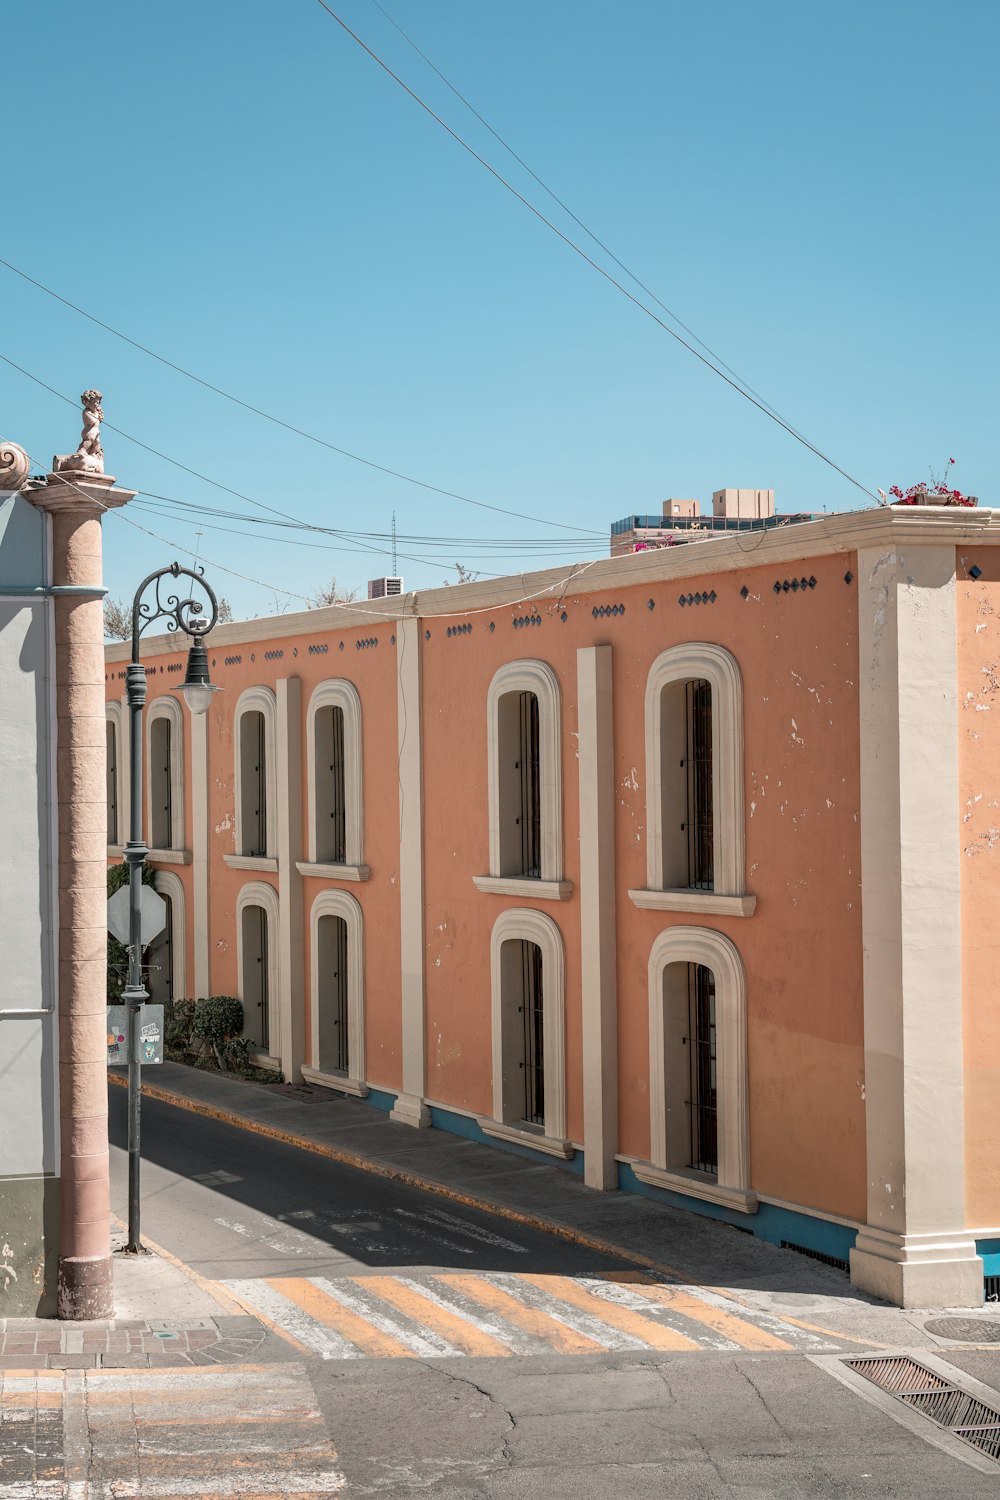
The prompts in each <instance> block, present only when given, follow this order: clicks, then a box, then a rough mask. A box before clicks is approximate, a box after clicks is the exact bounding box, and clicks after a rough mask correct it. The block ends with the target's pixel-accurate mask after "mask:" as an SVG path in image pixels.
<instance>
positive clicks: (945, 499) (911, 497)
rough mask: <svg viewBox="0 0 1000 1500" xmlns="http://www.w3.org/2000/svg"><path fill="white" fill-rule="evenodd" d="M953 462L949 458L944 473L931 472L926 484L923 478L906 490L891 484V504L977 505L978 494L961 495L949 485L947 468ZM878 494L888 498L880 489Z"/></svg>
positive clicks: (960, 492)
mask: <svg viewBox="0 0 1000 1500" xmlns="http://www.w3.org/2000/svg"><path fill="white" fill-rule="evenodd" d="M954 462H955V460H954V459H953V458H949V460H948V467H947V468H946V469H945V471H944V473H943V474H941V475H939V476H936V475H935V474H934V473H933V472H932V473H931V482H930V484H928V483H927V482H926V480H924V481H923V482H921V483H920V484H911V485H910V487H909V489H907V490H902V489H900V487H899V485H898V484H894V485H892V486H891V487H890V489H889V494H890V495H891V496H892V501H891V504H893V505H970V506H971V505H978V504H979V499H978V496H976V495H963V494H962V491H961V490H953V489H952V488H951V485H950V484H949V483H948V479H949V474H948V469H950V468H951V466H952V464H953V463H954ZM879 494H880V495H883V498H885V499H888V496H885V495H884V492H883V491H882V490H879Z"/></svg>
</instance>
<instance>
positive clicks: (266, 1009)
mask: <svg viewBox="0 0 1000 1500" xmlns="http://www.w3.org/2000/svg"><path fill="white" fill-rule="evenodd" d="M261 719H262V720H263V715H261ZM253 910H254V911H256V913H257V920H258V921H259V923H260V929H259V930H260V938H259V941H258V944H257V955H258V957H257V962H258V963H259V964H260V979H259V981H258V986H257V993H258V995H259V996H260V1001H259V1004H260V1045H261V1050H262V1051H263V1052H267V1051H268V1049H269V1047H270V1045H271V1014H270V1012H271V1003H270V1002H271V993H270V991H271V985H270V977H269V976H270V964H269V962H268V933H267V912H266V911H265V910H264V908H263V907H262V906H256V907H254V908H253Z"/></svg>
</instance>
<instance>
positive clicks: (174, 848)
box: [145, 697, 187, 863]
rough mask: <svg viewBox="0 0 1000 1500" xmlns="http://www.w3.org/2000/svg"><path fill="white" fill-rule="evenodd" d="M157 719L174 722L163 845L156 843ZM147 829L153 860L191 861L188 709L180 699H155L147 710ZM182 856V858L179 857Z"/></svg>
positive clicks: (171, 725) (171, 727)
mask: <svg viewBox="0 0 1000 1500" xmlns="http://www.w3.org/2000/svg"><path fill="white" fill-rule="evenodd" d="M157 719H166V720H167V721H168V723H169V724H170V843H169V844H167V845H165V846H163V847H161V846H159V845H153V725H154V724H155V722H156V720H157ZM145 739H146V747H145V748H146V765H145V774H146V829H147V831H148V834H149V842H150V844H151V845H153V846H152V847H151V848H150V851H149V857H150V859H157V860H163V859H166V860H168V861H170V862H171V863H187V861H186V860H184V859H183V856H184V854H185V852H186V847H187V846H186V844H185V833H186V829H187V818H186V809H185V806H184V710H183V709H182V708H181V706H180V704H179V703H178V701H177V699H176V698H170V697H162V698H154V699H153V700H152V702H151V703H150V704H149V707H148V708H147V710H146V725H145ZM178 855H180V856H181V859H180V860H178Z"/></svg>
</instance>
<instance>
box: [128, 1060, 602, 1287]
mask: <svg viewBox="0 0 1000 1500" xmlns="http://www.w3.org/2000/svg"><path fill="white" fill-rule="evenodd" d="M109 1092H110V1112H111V1140H112V1144H113V1145H115V1146H118V1147H121V1148H124V1147H125V1145H126V1141H127V1114H126V1103H127V1096H126V1093H125V1090H124V1089H117V1088H116V1089H111V1090H110V1091H109ZM142 1157H143V1165H142V1200H141V1201H142V1230H143V1233H145V1234H146V1235H148V1236H149V1238H150V1239H152V1240H154V1241H155V1242H156V1243H158V1244H160V1245H163V1246H164V1247H165V1248H166V1249H168V1250H170V1251H171V1252H172V1254H174V1255H176V1256H178V1257H179V1258H180V1259H181V1260H183V1261H186V1262H187V1264H188V1265H190V1266H192V1267H193V1268H194V1269H195V1270H196V1271H198V1272H199V1273H200V1274H201V1275H202V1276H206V1277H208V1278H210V1279H211V1280H213V1281H221V1280H224V1279H233V1278H260V1277H278V1276H300V1277H301V1276H317V1275H321V1276H328V1277H337V1276H355V1275H358V1274H359V1273H364V1272H366V1271H376V1270H383V1271H385V1270H394V1269H398V1268H403V1267H405V1268H406V1269H407V1270H408V1271H411V1272H420V1271H426V1270H435V1269H440V1270H454V1271H501V1272H502V1271H512V1272H539V1273H555V1272H562V1273H564V1274H567V1275H574V1274H577V1273H584V1272H587V1271H600V1270H615V1269H623V1270H624V1269H627V1265H626V1262H624V1261H615V1260H613V1259H610V1258H609V1257H607V1256H595V1255H594V1253H593V1252H592V1251H590V1250H587V1249H585V1248H583V1247H581V1246H578V1245H574V1244H571V1243H569V1242H568V1241H566V1240H562V1239H559V1238H557V1237H556V1236H554V1235H549V1234H543V1233H540V1232H539V1231H538V1230H535V1229H531V1228H528V1227H525V1226H521V1225H518V1224H514V1223H511V1222H510V1221H508V1220H505V1219H497V1218H494V1217H493V1216H492V1215H490V1214H485V1213H479V1212H477V1211H476V1210H475V1209H471V1208H466V1207H465V1206H463V1205H452V1204H450V1203H449V1202H448V1201H447V1200H446V1199H443V1198H439V1197H437V1196H433V1197H432V1196H429V1195H428V1194H426V1193H422V1192H419V1191H418V1190H417V1189H415V1188H412V1187H408V1186H407V1185H406V1184H405V1183H397V1182H393V1181H391V1180H389V1179H387V1178H384V1177H377V1176H374V1175H370V1174H368V1173H367V1172H361V1171H358V1170H357V1169H356V1168H354V1167H347V1166H343V1165H341V1164H340V1163H338V1162H334V1161H330V1160H329V1159H328V1158H326V1157H322V1156H317V1155H314V1154H313V1153H311V1152H307V1151H298V1150H296V1149H295V1148H293V1147H291V1146H286V1145H284V1144H282V1143H281V1142H279V1141H272V1140H269V1139H268V1138H267V1137H266V1136H260V1135H250V1134H248V1133H247V1132H246V1131H243V1130H237V1129H235V1128H234V1127H233V1126H230V1125H225V1124H222V1123H220V1122H219V1121H216V1120H211V1119H207V1118H206V1117H204V1116H200V1115H194V1114H191V1113H189V1112H188V1111H186V1110H180V1109H175V1108H173V1107H172V1106H171V1105H169V1104H163V1103H161V1102H160V1101H159V1100H156V1099H148V1098H145V1099H143V1102H142ZM126 1171H127V1156H126V1154H125V1151H124V1149H122V1150H119V1151H114V1152H113V1153H112V1173H111V1189H112V1207H113V1208H114V1211H115V1212H116V1213H117V1214H118V1215H119V1216H120V1217H122V1218H124V1217H125V1216H126V1210H127V1203H128V1198H127V1175H126Z"/></svg>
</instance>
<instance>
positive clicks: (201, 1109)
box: [108, 1073, 890, 1349]
mask: <svg viewBox="0 0 1000 1500" xmlns="http://www.w3.org/2000/svg"><path fill="white" fill-rule="evenodd" d="M108 1079H109V1081H110V1082H111V1083H113V1084H115V1086H116V1087H118V1088H127V1087H128V1083H127V1080H126V1079H124V1078H119V1077H117V1076H116V1075H115V1074H113V1073H109V1074H108ZM142 1092H143V1094H144V1095H145V1096H146V1097H147V1098H149V1099H158V1100H159V1101H160V1102H161V1103H162V1104H170V1105H173V1106H174V1108H175V1109H186V1110H188V1111H189V1112H190V1113H191V1114H195V1115H203V1116H204V1117H205V1118H206V1119H209V1120H218V1121H219V1122H220V1123H221V1124H223V1125H231V1126H233V1127H234V1128H235V1129H237V1130H246V1131H248V1132H249V1133H251V1134H253V1135H262V1136H265V1137H266V1138H267V1139H268V1140H272V1141H280V1142H281V1144H282V1145H285V1146H294V1147H296V1148H297V1149H298V1150H300V1151H310V1152H312V1154H313V1155H314V1156H323V1157H326V1159H327V1160H328V1161H335V1162H338V1163H339V1164H340V1165H341V1166H345V1167H354V1168H355V1170H356V1171H359V1172H365V1173H367V1174H368V1175H369V1176H371V1177H383V1178H386V1179H387V1180H388V1181H390V1182H400V1183H403V1184H404V1185H405V1186H406V1187H412V1188H417V1189H419V1190H420V1191H421V1192H425V1193H433V1194H435V1196H436V1197H439V1198H446V1199H448V1200H449V1201H450V1202H452V1203H460V1204H462V1206H463V1207H465V1208H474V1209H477V1210H478V1211H479V1212H480V1213H486V1214H492V1215H494V1217H496V1218H500V1219H507V1220H508V1221H510V1222H512V1223H515V1224H522V1225H524V1227H525V1228H527V1229H535V1230H538V1231H540V1232H541V1233H542V1234H551V1235H554V1236H555V1237H556V1238H557V1239H561V1240H567V1241H568V1242H569V1243H570V1244H573V1245H581V1246H582V1247H583V1248H584V1249H586V1250H596V1251H597V1252H598V1253H599V1254H601V1255H611V1256H614V1258H615V1259H616V1260H624V1261H628V1262H630V1263H631V1264H632V1265H635V1266H638V1267H640V1268H641V1269H642V1270H644V1271H655V1272H656V1273H657V1274H658V1275H660V1276H669V1277H671V1278H672V1279H674V1280H676V1281H681V1282H684V1283H686V1284H687V1285H689V1286H696V1287H700V1288H701V1289H702V1290H703V1291H706V1292H714V1293H715V1294H716V1295H717V1296H720V1297H725V1298H726V1299H727V1300H728V1301H730V1302H734V1303H736V1305H737V1306H739V1307H745V1308H747V1309H748V1311H751V1312H759V1309H758V1308H753V1307H750V1305H749V1304H748V1303H745V1302H741V1300H740V1298H739V1297H737V1296H736V1295H735V1294H734V1293H733V1291H732V1290H731V1289H727V1288H726V1287H719V1286H713V1285H712V1283H711V1282H708V1281H702V1280H701V1279H700V1277H697V1276H693V1275H691V1274H690V1273H689V1272H687V1271H682V1270H680V1269H678V1267H677V1266H671V1265H669V1264H668V1263H667V1262H666V1261H661V1260H657V1259H656V1258H655V1257H654V1256H651V1255H643V1253H642V1252H641V1251H639V1250H628V1249H625V1248H624V1247H622V1246H621V1245H616V1244H614V1243H613V1242H612V1241H610V1240H605V1239H601V1238H600V1237H599V1236H597V1235H591V1234H587V1233H586V1232H585V1231H584V1230H580V1229H572V1228H570V1226H569V1225H565V1224H559V1223H557V1222H554V1221H553V1220H552V1219H546V1218H543V1217H542V1215H541V1214H534V1213H531V1212H529V1211H527V1210H522V1209H517V1208H509V1207H507V1205H506V1204H503V1203H494V1202H493V1201H492V1200H491V1199H489V1198H480V1197H478V1196H477V1195H476V1194H474V1193H463V1192H461V1191H460V1190H459V1189H458V1188H452V1187H449V1186H448V1185H447V1184H446V1183H443V1182H438V1181H437V1180H436V1178H433V1177H423V1176H421V1175H420V1173H418V1172H410V1171H407V1169H406V1168H405V1167H392V1166H389V1165H388V1164H387V1163H385V1162H380V1161H375V1160H373V1158H372V1157H370V1156H359V1155H358V1154H357V1153H356V1152H354V1151H345V1150H344V1149H343V1148H342V1147H340V1146H328V1145H324V1144H323V1143H322V1142H320V1141H313V1140H310V1139H309V1137H308V1136H302V1135H296V1133H295V1132H294V1131H292V1130H281V1129H279V1128H278V1127H277V1126H275V1125H265V1124H263V1123H261V1122H260V1121H259V1120H254V1119H252V1118H250V1117H249V1116H247V1115H240V1114H234V1113H232V1112H230V1111H229V1110H225V1109H220V1108H218V1107H217V1106H215V1105H212V1104H203V1103H202V1102H201V1100H198V1099H189V1098H187V1097H186V1095H184V1094H175V1093H174V1092H173V1091H172V1090H171V1089H165V1088H161V1087H160V1085H159V1084H155V1083H143V1085H142ZM171 1258H172V1257H171ZM230 1295H232V1293H230ZM255 1316H257V1315H256V1314H255ZM769 1316H771V1317H775V1318H777V1319H778V1321H779V1322H782V1323H790V1324H792V1325H793V1326H794V1327H796V1328H804V1329H805V1330H806V1331H807V1332H809V1333H820V1334H823V1335H824V1336H825V1337H827V1338H834V1339H840V1340H842V1341H843V1342H844V1343H848V1344H857V1345H859V1346H860V1347H861V1348H865V1349H886V1348H889V1347H890V1346H889V1345H888V1344H876V1343H873V1342H872V1341H871V1340H870V1339H857V1338H852V1336H851V1335H850V1334H846V1333H836V1332H834V1330H833V1329H832V1328H823V1327H821V1326H820V1325H819V1324H818V1323H808V1322H806V1321H805V1320H803V1319H802V1318H793V1317H789V1316H788V1315H787V1314H784V1313H781V1314H778V1313H771V1314H769Z"/></svg>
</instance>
